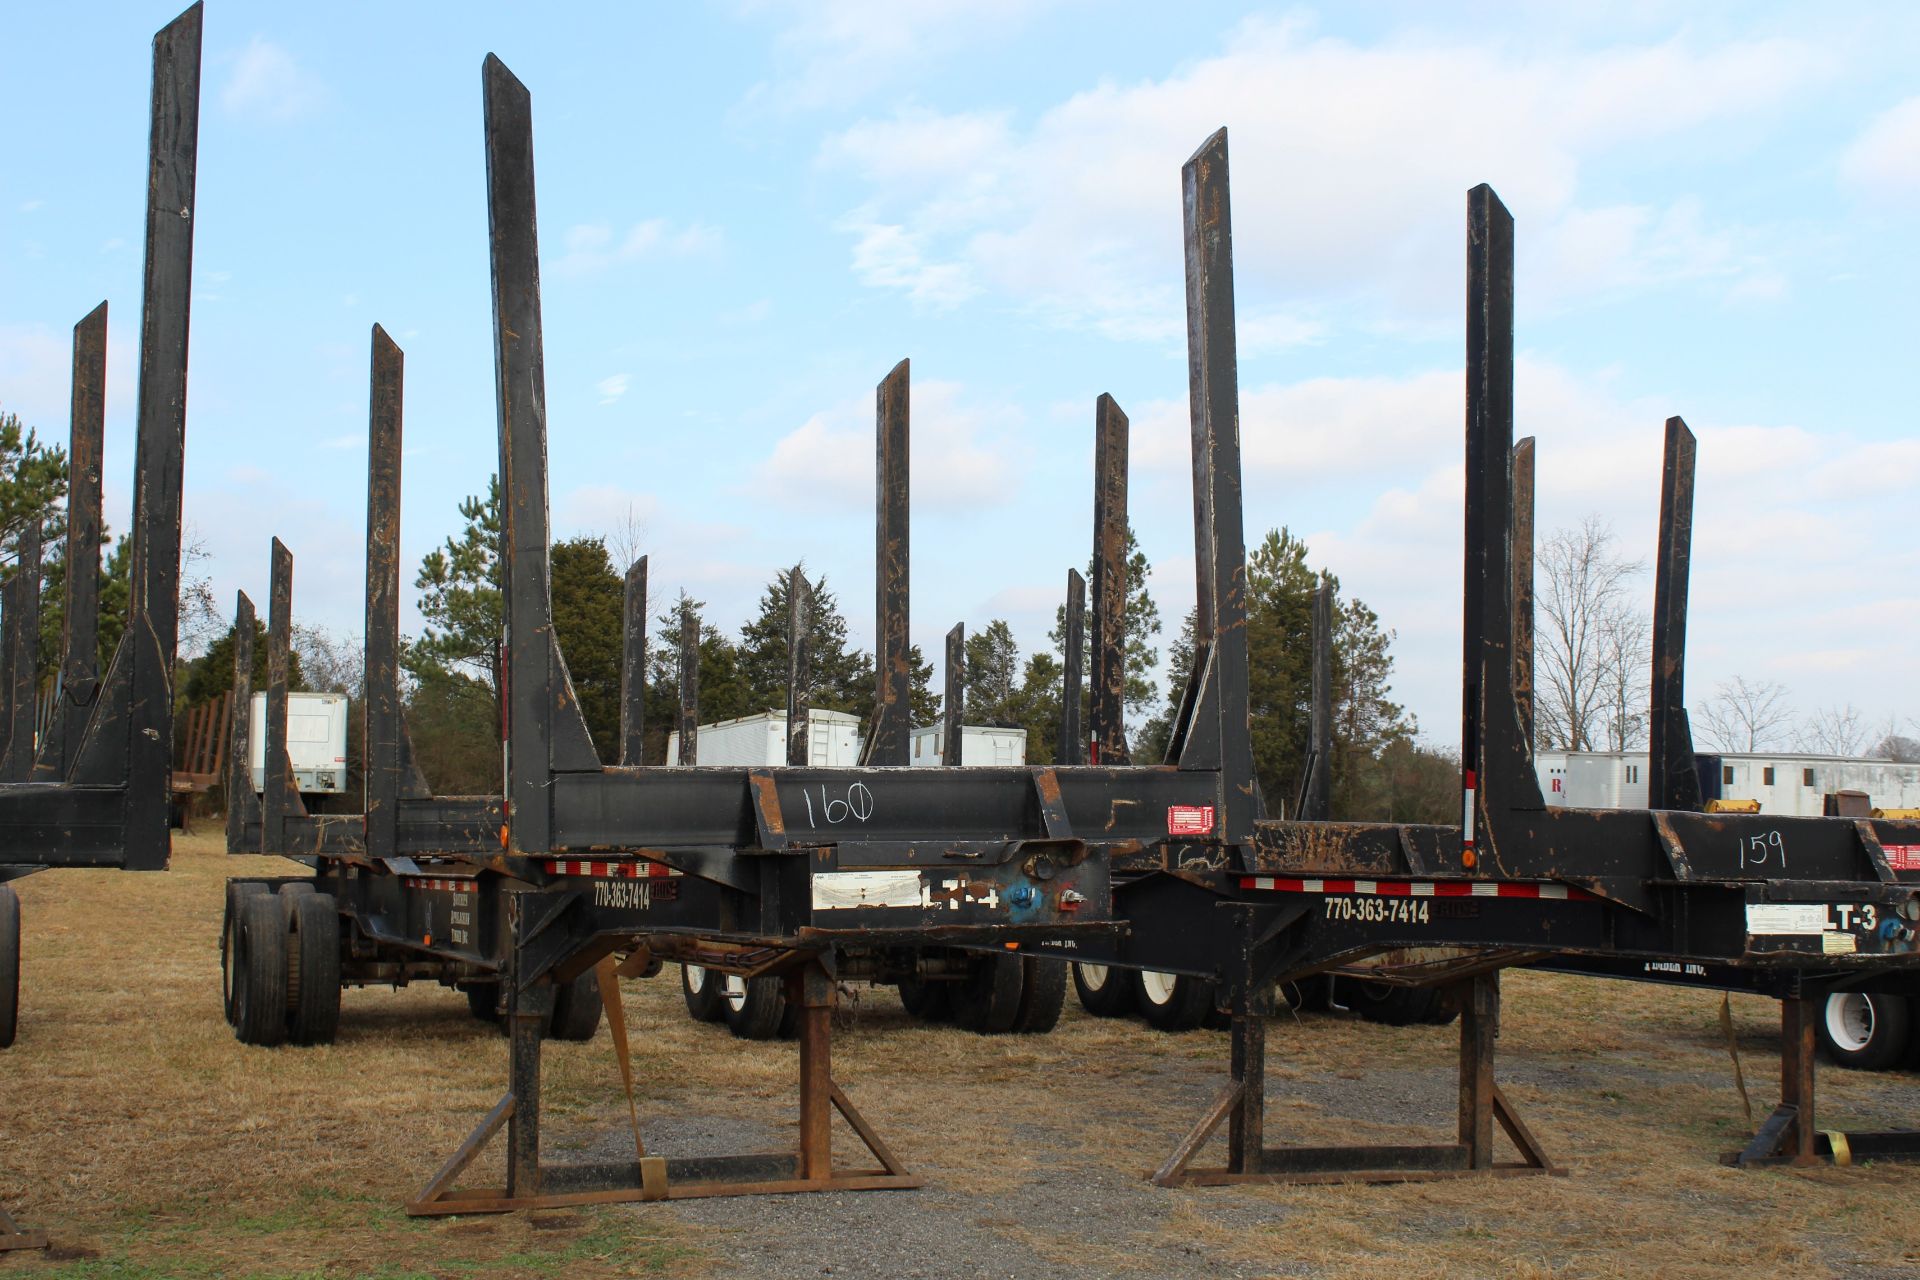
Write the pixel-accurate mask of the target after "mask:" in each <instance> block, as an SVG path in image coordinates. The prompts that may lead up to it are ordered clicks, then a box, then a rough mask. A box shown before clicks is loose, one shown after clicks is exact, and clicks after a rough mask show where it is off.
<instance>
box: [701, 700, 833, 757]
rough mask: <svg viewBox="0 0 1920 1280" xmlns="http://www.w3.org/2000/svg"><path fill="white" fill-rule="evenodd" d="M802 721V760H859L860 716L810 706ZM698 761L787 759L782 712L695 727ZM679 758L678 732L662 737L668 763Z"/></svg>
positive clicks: (771, 712)
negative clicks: (804, 756)
mask: <svg viewBox="0 0 1920 1280" xmlns="http://www.w3.org/2000/svg"><path fill="white" fill-rule="evenodd" d="M806 722H807V763H808V764H810V765H824V766H828V767H834V766H840V765H856V764H859V763H860V717H859V716H852V715H848V714H847V713H846V712H844V711H821V710H817V709H810V710H809V711H808V712H807V713H806ZM694 744H695V747H696V752H695V754H696V756H697V761H696V762H697V763H699V764H732V765H742V764H744V765H752V766H755V767H758V766H760V765H772V764H785V763H786V762H787V713H786V712H784V711H762V712H761V713H760V714H759V715H753V716H741V717H740V718H739V719H737V720H721V721H719V722H718V723H715V724H703V725H701V726H700V730H699V737H697V738H695V739H694ZM679 759H680V735H679V733H678V732H674V733H671V734H668V735H667V763H668V764H675V763H677V762H678V761H679Z"/></svg>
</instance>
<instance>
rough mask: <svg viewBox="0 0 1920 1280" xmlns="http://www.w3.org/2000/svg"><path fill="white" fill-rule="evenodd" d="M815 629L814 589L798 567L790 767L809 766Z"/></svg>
mask: <svg viewBox="0 0 1920 1280" xmlns="http://www.w3.org/2000/svg"><path fill="white" fill-rule="evenodd" d="M812 625H813V588H812V587H811V586H809V585H808V584H807V575H806V574H804V573H802V572H801V571H800V566H799V565H795V566H793V568H791V569H789V570H788V571H787V763H788V764H792V765H800V764H805V763H807V759H808V756H809V754H810V753H809V750H808V741H807V739H808V735H809V734H810V733H811V732H812V728H811V725H810V723H809V722H810V716H809V715H808V712H807V693H808V690H809V688H810V685H811V680H812V669H811V667H810V666H809V664H808V656H809V655H808V653H807V632H808V631H809V630H810V629H811V627H812Z"/></svg>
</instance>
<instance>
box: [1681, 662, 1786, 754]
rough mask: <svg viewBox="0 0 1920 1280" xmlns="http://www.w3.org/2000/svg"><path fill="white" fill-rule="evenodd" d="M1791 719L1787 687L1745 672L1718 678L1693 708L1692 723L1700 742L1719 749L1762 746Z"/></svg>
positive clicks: (1772, 740) (1763, 748) (1733, 749)
mask: <svg viewBox="0 0 1920 1280" xmlns="http://www.w3.org/2000/svg"><path fill="white" fill-rule="evenodd" d="M1792 723H1793V704H1792V702H1791V701H1790V700H1789V698H1788V695H1787V687H1786V686H1785V685H1783V684H1780V683H1778V682H1776V681H1773V680H1749V679H1747V678H1746V677H1745V676H1735V677H1734V678H1733V679H1731V680H1722V681H1721V682H1720V684H1719V685H1718V686H1717V687H1716V688H1715V690H1714V694H1713V697H1712V698H1711V699H1710V700H1708V701H1706V702H1704V703H1701V704H1700V705H1699V706H1697V707H1695V708H1694V709H1693V727H1694V729H1695V730H1696V731H1697V733H1698V735H1699V737H1700V739H1701V741H1702V743H1703V744H1705V745H1708V746H1712V747H1715V748H1717V749H1719V750H1721V751H1761V750H1765V749H1767V748H1769V747H1771V746H1773V744H1774V742H1775V740H1776V739H1777V738H1778V737H1779V736H1780V733H1781V731H1782V730H1783V729H1785V728H1786V727H1787V726H1788V725H1790V724H1792Z"/></svg>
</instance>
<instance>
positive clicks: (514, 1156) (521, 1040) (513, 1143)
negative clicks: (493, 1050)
mask: <svg viewBox="0 0 1920 1280" xmlns="http://www.w3.org/2000/svg"><path fill="white" fill-rule="evenodd" d="M544 985H545V990H544V991H541V990H538V989H533V990H519V991H515V992H514V993H513V996H512V999H511V1004H510V1006H509V1008H508V1010H507V1015H506V1016H507V1040H508V1045H509V1049H508V1054H509V1060H508V1065H507V1075H508V1081H509V1083H508V1086H507V1091H508V1094H509V1096H511V1097H512V1099H513V1110H512V1112H511V1113H510V1114H509V1115H508V1117H507V1197H508V1198H509V1199H517V1198H520V1197H525V1196H536V1195H539V1194H540V1046H541V1041H542V1040H543V1039H544V1038H545V1032H546V1027H547V1021H548V1019H550V1018H551V1017H552V1016H553V986H552V984H551V983H547V984H544ZM541 995H545V996H546V999H545V1000H544V1001H542V1000H541V999H540V998H539V997H540V996H541Z"/></svg>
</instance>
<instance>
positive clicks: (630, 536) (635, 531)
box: [601, 502, 647, 574]
mask: <svg viewBox="0 0 1920 1280" xmlns="http://www.w3.org/2000/svg"><path fill="white" fill-rule="evenodd" d="M601 541H602V542H604V543H606V546H607V556H608V558H609V559H611V560H612V561H613V568H614V572H616V573H622V574H624V573H625V572H626V571H627V569H628V567H629V566H631V565H632V564H633V562H634V561H635V560H638V559H639V558H640V557H641V556H642V555H644V554H645V553H646V550H647V524H646V521H644V520H642V519H641V518H640V509H639V508H638V507H636V506H634V505H633V503H631V502H629V503H628V504H627V509H626V511H625V513H624V514H622V515H621V517H620V519H619V520H618V521H617V522H615V524H614V526H613V528H611V529H609V530H607V532H606V533H605V534H603V535H601Z"/></svg>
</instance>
